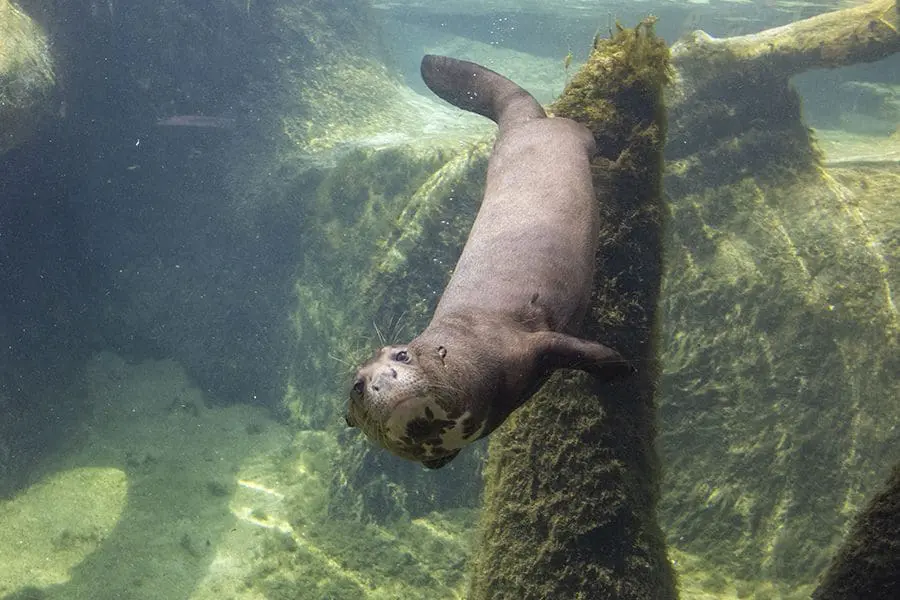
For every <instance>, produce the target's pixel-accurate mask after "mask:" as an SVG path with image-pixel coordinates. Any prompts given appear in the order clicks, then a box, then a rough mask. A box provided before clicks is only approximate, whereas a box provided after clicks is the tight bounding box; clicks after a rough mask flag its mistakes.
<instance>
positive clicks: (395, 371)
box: [391, 367, 397, 379]
mask: <svg viewBox="0 0 900 600" xmlns="http://www.w3.org/2000/svg"><path fill="white" fill-rule="evenodd" d="M391 377H393V378H394V379H397V370H396V369H394V368H393V367H392V368H391Z"/></svg>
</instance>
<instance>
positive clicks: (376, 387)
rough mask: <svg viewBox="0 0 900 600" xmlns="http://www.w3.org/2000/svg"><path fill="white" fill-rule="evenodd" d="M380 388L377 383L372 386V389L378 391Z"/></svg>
mask: <svg viewBox="0 0 900 600" xmlns="http://www.w3.org/2000/svg"><path fill="white" fill-rule="evenodd" d="M379 389H380V388H379V387H378V386H377V385H373V386H372V390H373V391H376V392H377V391H378V390H379Z"/></svg>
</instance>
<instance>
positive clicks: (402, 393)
mask: <svg viewBox="0 0 900 600" xmlns="http://www.w3.org/2000/svg"><path fill="white" fill-rule="evenodd" d="M434 352H435V354H436V356H435V357H420V356H418V355H417V354H416V352H415V351H414V350H412V349H411V348H410V347H409V346H387V347H384V348H382V349H381V350H379V351H378V352H376V353H375V356H373V357H372V358H371V359H369V361H368V362H366V363H365V364H364V365H363V366H362V367H361V368H360V369H359V371H357V373H356V380H355V381H354V383H353V388H352V389H351V391H350V409H349V411H348V412H347V417H346V420H347V425H349V426H350V427H359V428H360V429H362V431H363V433H365V434H366V436H368V438H369V439H370V440H372V441H373V442H375V443H376V444H379V445H381V446H383V447H384V448H386V449H387V450H390V451H391V452H393V453H394V454H396V455H397V456H401V457H403V458H406V459H409V460H414V461H418V462H421V463H422V464H423V465H425V466H426V467H428V468H429V469H439V468H441V467H443V466H444V465H446V464H447V463H449V462H450V461H451V460H453V459H454V458H455V457H456V455H457V454H459V451H460V449H461V448H462V447H463V446H465V445H466V444H469V443H470V442H473V441H475V440H476V439H478V438H479V437H481V434H482V432H483V430H484V425H483V423H479V422H476V420H475V419H474V418H473V415H472V414H471V413H470V412H468V411H467V410H465V408H464V406H465V405H466V404H467V403H466V402H464V399H463V398H460V397H459V396H460V392H459V391H457V390H456V389H455V388H454V386H453V385H452V384H450V383H449V382H448V381H447V378H446V375H445V374H444V376H442V374H441V373H434V372H433V370H434V368H435V367H434V364H435V363H436V364H437V365H440V364H441V361H442V360H443V358H444V355H445V354H446V352H445V351H444V350H443V348H438V349H435V350H434ZM423 358H426V360H422V359H423ZM428 358H436V359H437V360H428ZM436 368H440V367H439V366H438V367H436Z"/></svg>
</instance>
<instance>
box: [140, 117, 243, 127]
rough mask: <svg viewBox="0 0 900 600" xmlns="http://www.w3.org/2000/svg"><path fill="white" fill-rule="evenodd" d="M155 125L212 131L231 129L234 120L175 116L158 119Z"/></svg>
mask: <svg viewBox="0 0 900 600" xmlns="http://www.w3.org/2000/svg"><path fill="white" fill-rule="evenodd" d="M156 124H157V125H160V126H163V127H205V128H212V129H232V128H234V119H230V118H228V117H207V116H204V115H175V116H172V117H166V118H165V119H159V120H158V121H156Z"/></svg>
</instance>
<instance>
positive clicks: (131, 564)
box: [0, 354, 465, 600]
mask: <svg viewBox="0 0 900 600" xmlns="http://www.w3.org/2000/svg"><path fill="white" fill-rule="evenodd" d="M85 379H86V381H87V388H88V393H89V404H90V406H91V414H90V415H88V416H87V417H86V418H85V419H84V421H83V422H82V423H81V424H80V425H79V430H78V431H76V432H74V435H73V440H74V441H73V442H72V443H71V444H70V447H69V448H68V449H67V450H66V451H65V452H64V453H61V454H60V455H59V456H56V457H50V459H48V461H47V462H46V463H45V464H42V465H40V466H36V469H38V470H39V471H40V472H41V473H44V475H43V476H42V477H41V478H40V479H39V481H38V482H37V483H35V484H34V485H32V486H31V487H30V488H28V489H24V490H22V491H20V493H19V494H18V495H17V496H15V497H14V498H12V499H9V500H6V501H2V502H0V598H3V599H4V600H12V599H16V600H24V599H26V598H27V599H30V600H33V599H48V600H49V599H60V600H63V599H65V600H74V599H81V598H85V599H87V598H90V599H92V600H102V599H107V598H108V599H113V598H115V599H117V600H121V599H137V598H141V599H148V600H150V599H154V600H155V599H159V600H178V599H195V600H201V599H207V598H208V599H216V600H228V599H232V600H238V599H241V600H243V599H247V600H249V599H254V600H257V599H259V600H261V599H263V598H282V597H284V598H332V597H333V598H389V597H394V598H397V597H402V596H397V595H396V594H397V593H400V594H401V595H402V594H404V593H405V590H406V588H407V587H409V584H407V583H405V582H403V581H402V580H401V581H395V580H396V579H397V578H396V576H395V574H394V573H392V572H391V571H390V569H385V568H384V566H383V565H378V561H379V557H373V556H371V555H370V556H369V557H368V561H367V562H363V561H356V562H357V563H359V564H358V565H357V566H356V567H352V566H350V565H351V563H353V562H354V561H353V560H351V559H352V557H353V553H354V551H355V549H354V548H353V543H351V542H348V541H344V539H343V538H341V537H340V536H341V535H346V536H348V537H347V539H353V538H354V537H355V539H356V542H357V543H358V544H359V545H360V546H363V547H365V546H367V545H372V544H373V543H375V542H373V540H375V541H378V540H380V543H381V544H382V547H383V548H390V549H392V550H395V549H397V548H400V549H402V550H403V552H404V553H405V554H406V555H407V556H410V555H413V556H415V555H417V554H418V555H422V556H425V557H427V556H429V554H428V553H427V552H424V551H422V550H421V548H420V549H418V550H417V549H416V548H415V547H414V545H413V546H410V545H409V544H407V545H406V546H404V541H403V540H404V538H416V539H418V540H420V541H422V540H427V539H428V538H430V543H434V542H435V540H437V542H438V543H441V544H444V545H445V547H443V548H437V549H436V550H437V551H436V552H435V553H434V554H435V556H441V555H444V556H445V557H447V556H448V555H450V554H452V553H454V552H455V553H456V554H457V555H458V554H459V553H462V554H465V551H464V549H460V548H455V547H454V546H455V545H458V544H459V542H458V541H457V540H458V537H459V536H458V535H456V534H454V533H449V532H448V531H446V530H444V529H442V528H441V526H440V525H439V524H436V523H430V522H426V521H423V520H418V525H417V524H416V522H412V523H409V524H408V525H407V527H406V529H405V530H404V531H400V532H389V531H385V530H378V529H377V528H373V527H366V526H362V525H359V524H343V525H338V524H331V523H327V522H323V518H322V515H324V501H325V498H326V493H327V489H328V484H329V477H330V474H329V472H328V470H329V469H328V465H329V457H330V456H331V455H332V453H333V451H334V449H335V441H334V440H333V436H331V435H329V434H326V433H325V432H318V431H305V432H303V431H301V432H290V431H288V429H287V428H286V427H285V426H284V425H283V424H280V423H278V422H276V421H274V420H273V419H272V418H271V417H270V416H269V414H268V412H267V411H266V410H265V409H263V408H259V407H251V406H230V407H216V406H210V405H209V404H208V403H207V402H206V401H205V399H204V396H203V393H202V391H201V390H199V389H198V388H197V387H195V386H194V385H193V383H191V381H190V379H189V378H188V377H187V376H186V374H185V373H184V371H183V370H182V368H181V367H180V366H179V365H177V364H176V363H174V362H172V361H158V362H147V363H143V364H140V365H129V364H126V363H125V362H124V361H122V360H121V359H120V358H119V357H117V356H115V355H113V354H101V355H98V356H96V357H94V359H92V360H91V361H90V362H89V364H88V365H87V367H86V374H85ZM60 401H62V402H64V401H65V399H60ZM307 525H308V526H307ZM330 527H336V529H335V531H337V532H338V533H336V534H335V536H332V535H330V534H329V533H328V532H329V531H330V530H329V528H330ZM340 532H344V533H343V534H342V533H340ZM336 536H337V537H336ZM416 543H418V542H416ZM384 557H385V558H387V559H388V560H395V558H394V556H392V555H391V553H389V552H388V551H387V550H385V552H384ZM454 563H455V564H456V570H455V572H454V573H449V574H448V575H447V577H445V579H444V580H441V581H439V580H425V581H419V582H417V586H418V587H431V588H432V590H433V592H434V594H433V595H432V596H431V597H433V598H453V597H462V596H461V594H462V592H461V588H460V586H461V583H462V579H461V573H460V572H461V564H460V562H459V560H458V556H457V558H456V559H455V560H454ZM407 568H408V567H407ZM414 587H415V586H414ZM457 589H459V590H460V591H457ZM329 590H331V591H329ZM411 592H412V589H410V593H409V594H408V597H422V596H421V595H420V594H415V593H411Z"/></svg>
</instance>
